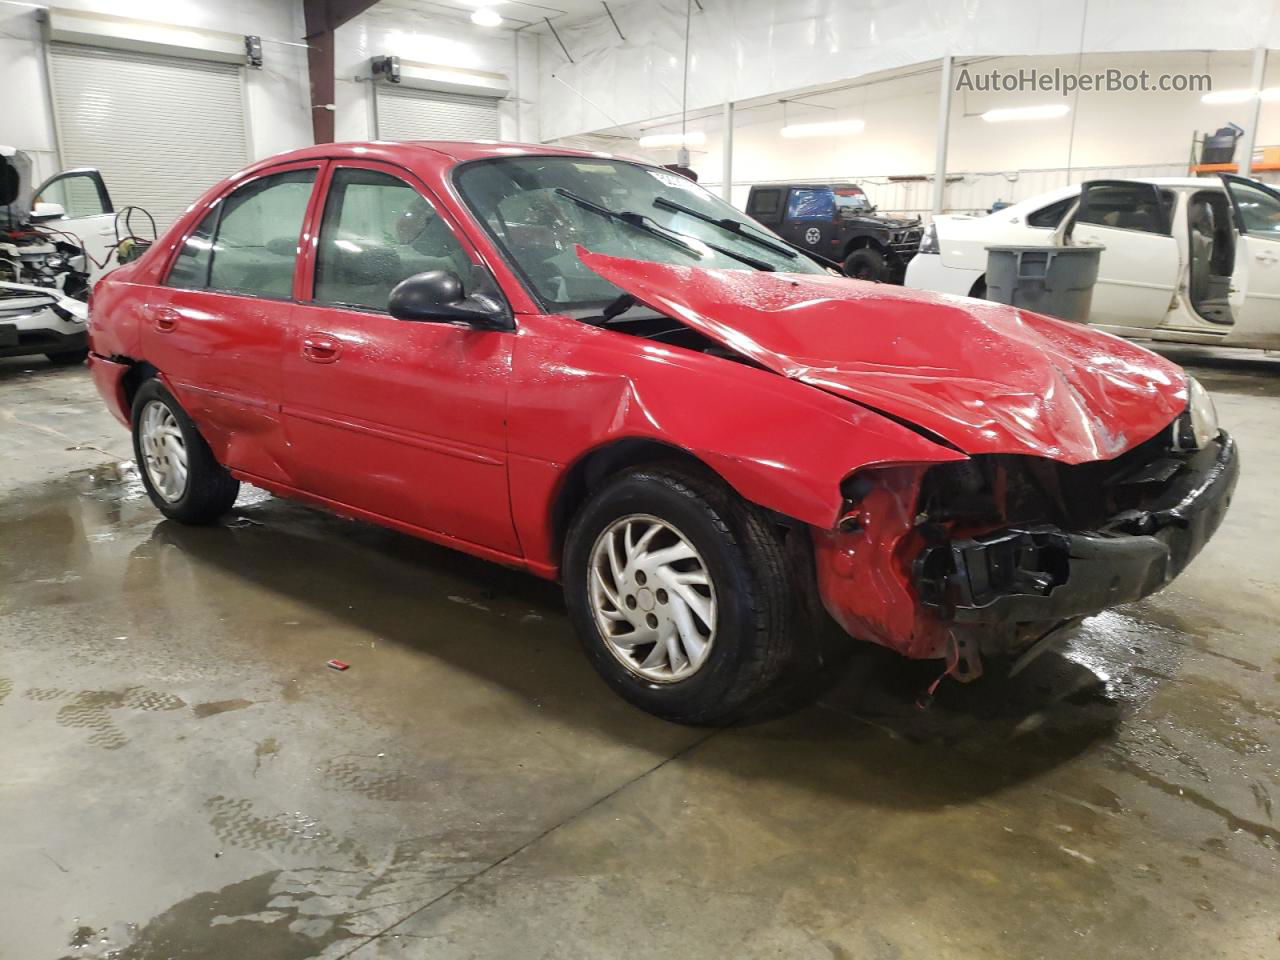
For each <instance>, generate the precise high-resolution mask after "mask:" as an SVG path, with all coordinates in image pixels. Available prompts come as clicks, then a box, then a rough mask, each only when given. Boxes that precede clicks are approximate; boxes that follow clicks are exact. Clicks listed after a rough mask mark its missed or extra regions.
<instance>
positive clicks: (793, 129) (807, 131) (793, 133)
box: [782, 120, 867, 140]
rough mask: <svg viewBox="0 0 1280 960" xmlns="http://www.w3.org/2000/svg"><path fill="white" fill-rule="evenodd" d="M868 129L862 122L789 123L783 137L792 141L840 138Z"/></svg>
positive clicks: (783, 131) (783, 130)
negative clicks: (811, 138) (806, 138)
mask: <svg viewBox="0 0 1280 960" xmlns="http://www.w3.org/2000/svg"><path fill="white" fill-rule="evenodd" d="M866 128H867V124H866V122H865V121H862V120H823V121H821V122H819V123H789V124H787V125H786V126H785V127H783V128H782V135H783V136H784V137H786V138H788V139H790V140H794V139H798V138H800V137H839V136H843V135H852V134H855V133H861V132H862V131H863V130H865V129H866Z"/></svg>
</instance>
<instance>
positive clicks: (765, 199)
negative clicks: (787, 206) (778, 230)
mask: <svg viewBox="0 0 1280 960" xmlns="http://www.w3.org/2000/svg"><path fill="white" fill-rule="evenodd" d="M780 192H781V191H779V190H757V191H756V192H755V193H754V194H752V196H751V209H750V210H749V211H748V212H749V213H751V214H753V215H758V216H762V217H772V216H773V215H774V214H775V213H777V212H778V194H779V193H780Z"/></svg>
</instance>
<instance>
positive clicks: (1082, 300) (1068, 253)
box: [987, 247, 1105, 323]
mask: <svg viewBox="0 0 1280 960" xmlns="http://www.w3.org/2000/svg"><path fill="white" fill-rule="evenodd" d="M1104 249H1105V248H1104V247H987V299H988V300H994V301H995V302H996V303H1007V304H1010V305H1011V306H1015V307H1022V308H1023V309H1025V310H1033V311H1035V312H1036V313H1047V314H1048V315H1049V316H1051V317H1059V318H1061V319H1063V320H1070V321H1072V322H1073V323H1088V322H1089V307H1090V305H1091V304H1092V302H1093V285H1094V284H1095V283H1097V281H1098V260H1099V258H1100V257H1101V255H1102V251H1103V250H1104Z"/></svg>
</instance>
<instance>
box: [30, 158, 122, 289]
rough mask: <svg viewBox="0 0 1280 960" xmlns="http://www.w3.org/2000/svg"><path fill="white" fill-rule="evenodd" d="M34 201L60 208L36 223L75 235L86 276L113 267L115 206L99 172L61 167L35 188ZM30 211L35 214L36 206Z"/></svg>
mask: <svg viewBox="0 0 1280 960" xmlns="http://www.w3.org/2000/svg"><path fill="white" fill-rule="evenodd" d="M33 202H34V203H56V204H58V205H59V206H61V207H62V210H63V214H62V216H59V217H53V218H48V219H46V218H44V217H37V222H38V223H39V224H40V225H41V226H43V227H47V228H49V229H52V230H62V231H65V232H67V233H69V234H71V235H73V236H74V237H76V238H77V239H78V240H79V241H80V242H81V245H82V246H83V248H84V250H85V251H86V252H87V253H88V254H89V257H90V262H89V264H88V267H89V275H90V276H91V277H93V278H95V279H96V278H97V276H98V274H99V273H102V272H104V271H106V270H109V269H110V268H111V267H113V266H115V262H114V260H113V259H112V254H114V253H115V250H114V245H115V239H116V234H115V208H114V207H113V206H112V204H111V195H110V194H109V193H108V192H107V185H106V184H105V183H104V182H103V180H102V174H101V173H99V172H98V171H97V170H95V169H93V168H92V167H83V168H81V169H79V170H65V171H63V172H62V173H57V174H54V175H53V176H52V177H50V178H49V179H48V180H46V181H45V182H44V183H42V184H40V186H39V187H38V188H37V189H36V192H35V195H34V198H33ZM33 213H35V214H37V215H38V213H39V211H38V209H37V210H33Z"/></svg>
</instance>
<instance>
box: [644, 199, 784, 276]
mask: <svg viewBox="0 0 1280 960" xmlns="http://www.w3.org/2000/svg"><path fill="white" fill-rule="evenodd" d="M653 205H654V206H655V207H658V208H659V209H661V210H672V211H674V212H676V213H683V214H685V215H686V216H689V217H693V218H694V219H695V220H701V221H702V222H703V223H709V224H711V225H712V226H715V227H719V228H720V229H721V230H723V231H724V232H725V233H732V234H733V235H734V236H738V237H741V238H742V239H743V240H747V241H749V242H750V243H754V244H755V245H756V246H758V247H764V248H765V249H766V250H772V251H773V252H774V253H780V254H782V255H783V256H784V257H788V258H790V259H791V260H794V259H796V257H798V256H799V254H798V253H796V252H795V251H794V250H792V249H791V248H790V247H784V246H782V245H781V244H778V243H774V242H773V241H772V240H766V239H765V238H764V237H762V236H760V235H759V234H756V233H748V232H747V231H746V230H744V229H743V227H745V226H746V224H744V223H742V222H741V221H738V220H734V219H733V218H732V217H721V218H719V219H717V218H716V217H712V216H709V215H708V214H705V213H703V212H702V211H701V210H695V209H693V207H686V206H685V205H684V204H683V203H676V201H674V200H668V199H667V198H666V197H658V198H656V199H655V200H654V201H653Z"/></svg>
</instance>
